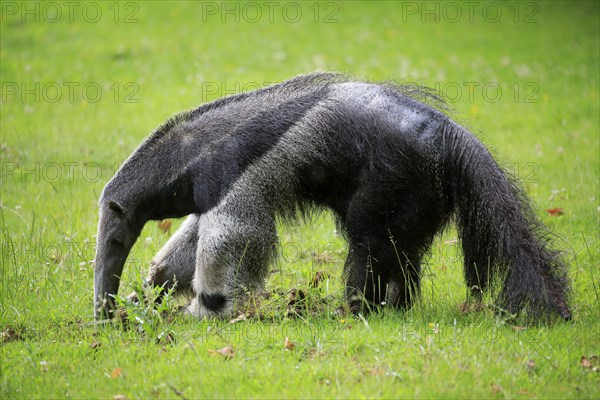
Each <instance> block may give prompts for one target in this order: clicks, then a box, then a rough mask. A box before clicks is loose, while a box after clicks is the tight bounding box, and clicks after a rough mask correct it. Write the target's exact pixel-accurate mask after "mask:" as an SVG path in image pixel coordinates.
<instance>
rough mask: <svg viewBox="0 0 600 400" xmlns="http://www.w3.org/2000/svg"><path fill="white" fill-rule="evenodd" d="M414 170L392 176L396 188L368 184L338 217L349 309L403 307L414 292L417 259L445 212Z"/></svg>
mask: <svg viewBox="0 0 600 400" xmlns="http://www.w3.org/2000/svg"><path fill="white" fill-rule="evenodd" d="M418 172H419V171H416V172H413V173H410V174H409V173H408V172H407V173H406V174H405V175H404V174H402V176H405V177H407V179H404V180H403V179H402V177H397V179H398V181H399V182H400V183H399V184H396V183H390V182H389V181H387V182H376V181H374V182H370V183H369V185H367V186H365V187H364V188H362V189H361V190H360V191H359V192H357V193H356V194H355V195H354V198H353V199H352V201H351V202H350V205H349V207H348V210H347V212H346V215H345V218H341V219H342V222H343V223H344V226H345V228H346V230H347V233H348V237H349V241H350V254H349V256H348V259H347V262H346V268H345V271H346V275H347V295H348V300H349V302H350V306H351V308H352V309H353V310H355V311H356V310H363V309H365V305H369V306H373V305H380V304H381V303H382V302H385V303H386V304H388V305H391V306H394V307H398V308H402V309H408V308H410V307H411V305H412V304H413V302H414V300H415V298H416V296H417V295H418V293H419V288H420V279H421V259H422V256H423V254H424V253H425V252H426V251H427V250H428V249H429V247H430V246H431V243H432V241H433V238H434V236H435V234H436V233H437V232H438V231H439V229H440V228H441V227H442V226H443V225H444V223H445V222H446V221H447V219H448V216H449V214H450V212H449V210H448V209H449V207H448V206H447V205H444V204H443V202H441V201H440V200H439V199H438V197H437V195H436V193H435V192H431V190H430V186H431V185H430V184H429V183H428V182H427V178H426V176H425V177H423V176H419V175H418ZM387 179H391V178H390V177H388V178H387ZM381 188H385V190H382V189H381Z"/></svg>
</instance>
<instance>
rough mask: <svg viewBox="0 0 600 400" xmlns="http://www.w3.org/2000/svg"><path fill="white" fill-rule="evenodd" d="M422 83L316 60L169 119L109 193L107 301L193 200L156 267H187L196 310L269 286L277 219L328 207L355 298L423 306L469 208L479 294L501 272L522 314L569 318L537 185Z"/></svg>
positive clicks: (467, 248)
mask: <svg viewBox="0 0 600 400" xmlns="http://www.w3.org/2000/svg"><path fill="white" fill-rule="evenodd" d="M408 94H410V96H409V95H408ZM423 95H425V96H427V92H422V91H418V90H415V88H410V87H400V86H394V85H392V84H369V83H363V82H357V81H353V80H351V79H349V78H346V77H343V76H340V75H335V74H313V75H308V76H301V77H297V78H294V79H292V80H290V81H286V82H283V83H281V84H278V85H275V86H272V87H268V88H265V89H262V90H258V91H255V92H250V93H245V94H240V95H236V96H231V97H226V98H224V99H220V100H217V101H215V102H212V103H209V104H207V105H203V106H201V107H199V108H197V109H195V110H193V111H190V112H186V113H182V114H179V115H177V116H176V117H174V118H172V119H170V120H169V121H167V122H166V123H165V124H164V125H163V126H161V127H160V128H159V129H158V130H157V131H156V132H155V133H153V134H152V135H151V136H150V137H149V138H148V140H147V141H146V142H144V143H143V144H142V145H141V146H140V147H139V148H138V149H137V150H136V151H135V152H134V153H133V154H132V156H131V157H130V158H129V159H128V160H127V161H126V162H125V164H124V165H123V166H122V168H121V169H120V170H119V171H118V172H117V174H116V175H115V177H114V178H113V179H112V180H111V181H110V182H109V183H108V184H107V186H106V188H105V190H104V192H103V195H102V198H101V200H100V207H101V209H100V222H99V229H98V250H97V255H96V271H95V301H96V315H97V316H102V315H104V314H105V313H108V315H109V316H110V313H111V310H112V308H113V304H112V303H111V301H110V295H114V294H115V293H116V292H117V289H118V285H119V276H120V274H121V272H122V269H123V264H124V262H125V258H126V257H127V254H128V253H129V250H130V249H131V246H132V245H133V243H134V242H135V240H136V238H137V236H138V235H139V232H140V230H141V228H142V227H143V225H144V223H145V222H146V221H147V220H149V219H162V218H166V217H181V216H184V215H188V214H192V216H191V217H190V220H188V222H187V223H186V224H185V227H182V229H181V230H180V231H178V232H177V233H176V234H175V235H174V237H173V238H172V239H171V240H170V241H169V243H167V245H165V248H163V249H162V250H161V252H160V253H159V254H158V255H157V256H156V257H155V260H154V262H153V271H152V273H151V275H150V278H149V282H150V283H151V284H154V285H163V284H165V283H169V285H170V286H173V284H174V282H175V281H177V280H179V281H180V282H181V280H183V281H184V282H182V283H181V285H179V286H181V287H184V288H190V287H191V288H192V292H193V295H194V301H193V302H192V305H191V306H190V311H191V312H192V313H194V314H196V315H198V316H202V315H224V314H227V313H230V312H231V310H232V309H233V307H234V306H235V304H234V303H233V300H231V299H236V298H241V297H243V293H245V292H246V291H247V290H260V288H261V287H262V284H263V281H264V277H265V275H266V269H267V264H268V262H269V260H270V259H272V257H273V256H274V254H275V243H276V240H277V236H276V232H275V218H276V217H277V216H280V217H283V218H284V219H285V218H289V219H291V218H295V217H296V216H297V215H298V214H299V213H300V214H302V213H305V212H307V211H310V210H311V209H313V208H314V207H325V208H329V209H331V210H333V212H334V213H335V216H336V218H337V219H338V221H339V224H340V226H341V227H342V228H343V231H344V234H345V235H346V237H347V239H348V243H349V255H348V258H347V260H346V264H345V275H346V279H347V296H348V299H349V301H350V305H351V307H352V308H353V309H355V310H361V309H363V308H364V305H365V303H366V304H371V305H379V304H381V303H383V302H385V303H387V304H391V305H393V306H396V307H400V308H408V307H410V305H411V304H412V302H413V300H414V297H415V295H416V294H417V293H418V291H419V282H420V275H421V265H420V264H421V260H422V258H423V256H424V254H425V253H426V252H427V250H428V249H429V247H430V246H431V243H432V241H433V239H434V236H435V235H436V234H438V233H439V232H440V231H441V230H442V229H443V228H444V227H445V226H446V225H447V224H448V223H449V222H450V221H451V220H452V219H453V217H454V216H455V219H456V222H457V225H458V229H459V233H460V239H461V242H462V246H463V252H464V256H465V278H466V281H467V285H468V287H469V289H470V291H471V293H472V295H473V296H474V298H475V299H477V300H480V299H481V295H482V293H484V292H485V291H487V290H489V289H491V288H492V287H493V286H494V284H495V283H499V284H500V286H501V290H500V293H499V295H498V306H499V307H501V308H502V309H504V310H506V311H508V312H509V313H517V312H518V311H520V310H523V309H526V310H527V312H528V315H530V316H532V317H534V318H537V317H539V316H542V315H549V314H550V313H552V312H557V313H558V314H559V315H560V316H562V317H563V318H565V319H568V318H570V312H569V309H568V306H567V300H566V298H567V294H568V282H567V278H566V267H565V266H564V265H563V263H562V262H561V260H560V258H559V257H558V255H557V254H556V253H555V252H554V251H552V250H551V249H549V246H548V242H547V240H546V237H545V235H544V233H543V232H544V228H543V227H542V226H541V225H540V223H539V222H538V220H537V218H536V217H535V214H534V212H533V210H532V207H531V206H530V204H529V201H528V199H527V197H526V196H525V195H524V194H523V192H522V191H521V190H520V189H519V188H518V187H517V186H516V185H515V184H514V182H512V181H511V180H510V179H509V178H508V177H507V175H506V174H505V173H504V172H503V170H502V169H501V168H500V167H499V166H498V165H497V164H496V162H495V161H494V159H493V158H492V156H491V155H490V153H489V152H488V151H487V150H486V148H485V147H484V146H483V145H482V144H481V143H480V142H479V141H478V140H477V139H476V138H475V137H474V136H473V135H472V134H471V133H469V132H468V131H467V130H466V129H464V128H463V127H461V126H460V125H458V124H456V123H455V122H454V121H452V120H451V119H449V118H448V117H447V116H446V115H445V114H443V113H442V112H440V111H438V110H436V109H435V108H433V107H431V106H429V105H427V104H425V103H423V102H421V101H418V100H416V98H418V96H423ZM190 249H195V250H190ZM192 253H193V254H192ZM158 276H161V277H164V278H161V279H156V277H158ZM192 277H193V278H192ZM208 293H222V294H221V295H219V296H222V297H219V298H218V299H216V300H215V299H214V298H212V297H210V295H209V294H208ZM221 298H222V299H224V300H223V302H222V303H221V302H220V299H221ZM217 303H218V304H217Z"/></svg>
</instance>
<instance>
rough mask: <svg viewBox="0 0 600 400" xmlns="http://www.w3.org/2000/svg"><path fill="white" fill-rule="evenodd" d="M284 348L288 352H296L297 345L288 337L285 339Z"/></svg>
mask: <svg viewBox="0 0 600 400" xmlns="http://www.w3.org/2000/svg"><path fill="white" fill-rule="evenodd" d="M283 347H285V349H286V350H290V351H292V350H294V347H296V343H294V342H292V341H291V340H290V339H289V338H288V337H287V336H286V337H285V341H284V342H283Z"/></svg>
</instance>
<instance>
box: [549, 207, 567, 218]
mask: <svg viewBox="0 0 600 400" xmlns="http://www.w3.org/2000/svg"><path fill="white" fill-rule="evenodd" d="M546 212H547V213H548V214H550V215H553V216H559V215H563V214H564V211H563V209H562V208H560V207H555V208H549V209H547V210H546Z"/></svg>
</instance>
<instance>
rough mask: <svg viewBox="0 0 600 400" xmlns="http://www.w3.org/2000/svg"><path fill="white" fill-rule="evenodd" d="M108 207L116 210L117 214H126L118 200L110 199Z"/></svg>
mask: <svg viewBox="0 0 600 400" xmlns="http://www.w3.org/2000/svg"><path fill="white" fill-rule="evenodd" d="M108 208H110V209H111V210H113V211H114V212H116V213H117V214H121V215H125V211H123V207H121V205H120V204H119V203H117V202H116V201H109V202H108Z"/></svg>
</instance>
